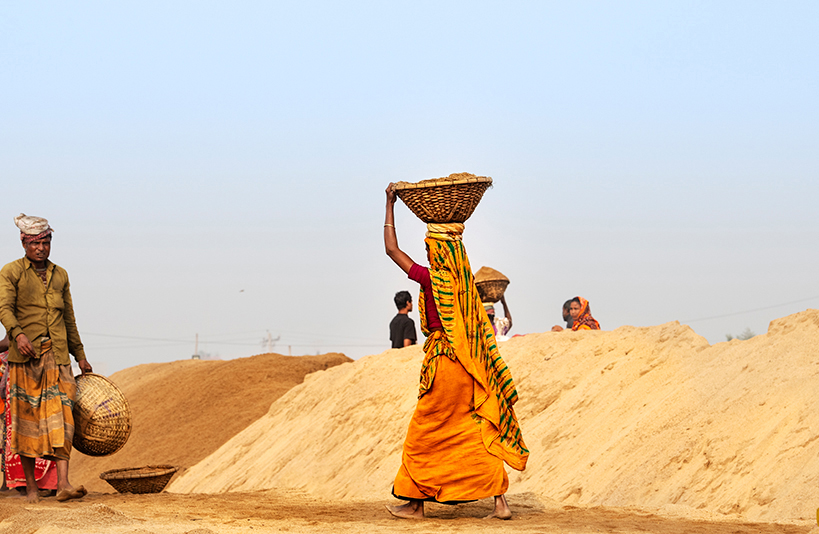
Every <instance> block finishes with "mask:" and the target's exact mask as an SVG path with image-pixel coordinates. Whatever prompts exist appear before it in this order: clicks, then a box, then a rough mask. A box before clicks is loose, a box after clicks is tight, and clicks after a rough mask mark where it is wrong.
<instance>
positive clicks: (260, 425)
mask: <svg viewBox="0 0 819 534" xmlns="http://www.w3.org/2000/svg"><path fill="white" fill-rule="evenodd" d="M817 346H819V311H817V310H808V311H805V312H802V313H799V314H796V315H792V316H789V317H786V318H784V319H780V320H777V321H773V322H772V323H771V326H770V329H769V332H768V333H767V334H765V335H761V336H757V337H755V338H752V339H751V340H748V341H738V340H734V341H731V342H726V343H719V344H717V345H714V346H709V344H708V343H707V342H706V341H705V339H703V338H701V337H700V336H698V335H696V334H695V333H694V332H693V331H692V330H691V329H690V328H689V327H687V326H681V325H679V324H678V323H676V322H675V323H668V324H664V325H660V326H655V327H648V328H635V327H623V328H619V329H617V330H615V331H612V332H601V331H587V332H555V333H552V332H549V333H543V334H532V335H528V336H525V337H518V338H513V339H511V340H509V341H507V342H505V343H503V344H502V345H501V352H502V354H503V356H504V358H505V359H506V362H507V364H508V365H509V367H510V369H511V370H512V373H513V375H514V377H515V379H516V382H517V385H518V391H519V393H520V399H521V400H520V402H519V403H518V404H517V412H518V416H519V419H520V421H521V426H522V427H523V432H524V436H525V439H526V442H527V444H528V446H529V449H530V451H531V457H530V460H529V466H528V468H527V470H526V471H525V472H523V473H518V472H515V471H512V472H511V477H510V478H511V486H510V491H511V492H512V493H517V492H535V493H536V494H538V495H540V496H541V497H544V498H548V499H550V500H553V501H556V502H558V503H561V504H563V505H575V506H578V505H583V506H615V507H630V506H635V507H639V508H641V509H647V510H655V511H660V512H663V513H666V514H670V515H677V516H679V515H688V516H697V517H700V518H702V517H704V516H706V517H707V516H709V515H714V516H728V517H740V518H746V519H751V520H760V521H768V522H776V521H781V522H787V521H812V519H813V518H814V517H815V516H814V514H815V511H816V507H817V505H819V406H817V404H819V401H817V396H816V395H815V391H816V390H817V389H819V361H817V359H816V348H815V347H817ZM421 360H422V354H421V348H420V347H417V346H416V347H410V348H406V349H399V350H389V351H387V352H385V353H383V354H379V355H374V356H368V357H366V358H362V359H361V360H358V361H356V362H354V363H352V364H350V365H342V366H339V367H335V368H333V369H329V370H328V371H326V372H324V373H318V374H314V375H310V376H308V377H307V378H306V379H305V381H304V383H303V384H301V385H299V386H297V387H295V388H293V389H292V390H290V391H289V392H287V393H286V394H285V395H284V396H282V397H281V398H280V399H279V400H278V401H276V402H275V403H274V404H273V405H272V406H271V408H270V411H269V412H268V413H267V414H266V415H265V416H264V417H262V418H261V419H259V420H257V421H256V422H255V423H253V424H252V425H250V426H249V427H248V428H247V429H245V430H244V431H243V432H241V433H240V434H238V435H237V436H235V437H234V438H233V439H232V440H230V441H229V442H228V443H226V444H225V446H223V447H222V448H221V449H219V450H218V451H217V452H216V453H214V454H212V455H211V456H209V457H208V458H206V459H205V460H203V461H202V462H200V463H199V464H198V465H196V466H195V467H193V468H191V469H190V470H189V471H188V472H187V473H185V474H184V475H183V476H181V477H179V478H177V479H176V480H175V481H173V482H172V484H171V487H170V488H169V489H170V490H171V491H175V492H225V491H252V490H261V489H266V488H287V489H293V490H300V491H306V492H309V493H310V494H313V495H316V496H319V497H323V498H332V499H340V498H346V499H372V498H383V497H384V496H385V495H389V491H390V487H391V483H392V479H393V477H394V475H395V473H396V471H397V470H398V467H399V464H400V453H401V446H402V442H403V439H404V434H405V431H406V427H407V424H408V421H409V417H410V415H411V413H412V410H413V408H414V405H415V396H416V393H417V382H418V370H419V368H420V364H421Z"/></svg>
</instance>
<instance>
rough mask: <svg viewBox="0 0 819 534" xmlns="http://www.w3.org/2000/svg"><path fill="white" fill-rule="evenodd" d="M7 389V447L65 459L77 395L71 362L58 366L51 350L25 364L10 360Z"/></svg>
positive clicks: (23, 453) (31, 454)
mask: <svg viewBox="0 0 819 534" xmlns="http://www.w3.org/2000/svg"><path fill="white" fill-rule="evenodd" d="M8 390H9V394H8V406H9V418H8V421H9V428H8V442H7V443H6V446H7V448H8V450H9V451H10V452H11V453H12V454H19V455H21V456H26V457H29V458H46V459H49V460H68V459H69V458H70V456H71V442H72V440H73V439H74V416H73V413H72V410H73V408H74V400H75V399H76V397H77V384H76V382H75V381H74V376H73V375H72V373H71V365H57V363H56V362H55V361H54V352H53V351H52V350H47V351H46V352H44V353H43V354H42V355H41V356H40V357H39V358H31V359H30V360H29V361H28V362H26V363H14V362H9V388H8Z"/></svg>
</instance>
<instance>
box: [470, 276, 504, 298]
mask: <svg viewBox="0 0 819 534" xmlns="http://www.w3.org/2000/svg"><path fill="white" fill-rule="evenodd" d="M475 285H476V286H477V288H478V295H480V297H481V302H493V303H494V302H497V301H499V300H500V299H501V297H502V296H503V293H504V292H505V291H506V286H508V285H509V280H481V281H477V282H475Z"/></svg>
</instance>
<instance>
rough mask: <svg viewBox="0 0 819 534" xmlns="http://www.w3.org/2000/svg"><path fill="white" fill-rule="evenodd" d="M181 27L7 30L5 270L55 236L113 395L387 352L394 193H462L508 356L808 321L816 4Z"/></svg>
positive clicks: (354, 10)
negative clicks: (493, 284) (564, 332)
mask: <svg viewBox="0 0 819 534" xmlns="http://www.w3.org/2000/svg"><path fill="white" fill-rule="evenodd" d="M168 4H169V3H167V2H117V3H110V2H83V3H81V4H79V5H74V4H65V3H48V2H46V3H26V4H24V3H3V4H0V186H1V187H2V200H0V237H2V235H5V238H3V239H0V258H6V259H5V260H3V261H2V263H5V262H7V261H11V260H13V259H15V258H17V257H19V256H20V255H21V253H22V248H21V247H20V245H19V240H18V237H17V232H16V229H15V227H14V226H13V222H12V218H13V216H14V215H16V214H17V213H19V212H25V213H27V214H30V215H39V216H44V217H47V218H48V219H49V220H50V221H51V223H52V226H54V227H55V228H56V229H57V233H56V234H55V240H54V245H53V253H52V259H53V260H54V261H55V262H56V263H58V264H60V265H63V266H64V267H66V268H67V269H68V271H69V274H70V276H71V281H72V288H73V293H74V300H75V306H76V312H77V317H78V324H79V327H80V331H81V333H82V334H83V340H84V342H85V344H86V346H87V350H88V353H89V358H90V359H91V362H92V363H93V364H95V365H96V368H97V370H100V371H102V372H106V373H110V372H113V371H116V370H118V369H122V368H124V367H128V366H130V365H135V364H138V363H147V362H154V361H169V360H173V359H179V358H187V357H189V356H190V354H192V353H193V348H194V347H193V339H194V336H195V334H196V333H197V332H198V333H199V335H200V339H201V342H200V348H201V349H202V350H204V351H206V352H209V353H211V354H218V355H219V356H220V357H223V358H231V357H238V356H247V355H250V354H255V353H258V352H260V351H261V350H262V348H261V345H260V344H259V341H260V340H261V338H262V336H263V335H265V331H266V330H270V332H271V333H272V334H273V336H281V340H280V341H279V342H278V344H277V346H276V350H278V351H280V352H284V353H285V354H286V353H287V346H288V345H290V346H291V347H292V352H293V354H303V353H310V354H315V353H316V352H317V351H320V352H327V351H333V350H337V351H341V352H345V353H346V354H348V355H350V356H352V357H360V356H363V355H365V354H371V353H375V352H381V350H383V349H384V348H386V346H388V345H387V344H388V339H387V337H388V332H387V323H388V322H389V320H390V318H391V317H392V315H393V314H394V306H393V305H392V301H391V299H392V295H393V294H394V293H395V291H398V290H400V289H409V290H411V291H412V292H413V294H415V293H416V292H417V286H415V284H414V283H413V282H410V281H408V280H406V278H405V277H404V275H403V273H401V272H400V271H399V270H398V268H397V267H395V266H394V265H392V263H391V262H390V261H389V260H388V258H387V257H386V256H385V255H384V253H383V245H382V238H381V235H382V223H383V206H384V193H383V191H384V188H385V186H386V185H387V183H388V182H389V181H397V180H406V181H417V180H421V179H426V178H434V177H438V176H444V175H447V174H449V173H452V172H463V171H467V172H472V173H475V174H480V175H488V176H492V177H493V178H494V180H495V187H494V188H493V189H490V190H489V191H488V192H487V193H486V195H485V197H484V201H483V202H482V203H481V205H480V206H479V208H478V210H477V211H476V213H475V215H474V216H473V217H472V219H470V220H469V221H468V222H467V230H466V233H465V236H464V237H465V243H466V246H467V250H468V251H469V253H470V258H471V259H472V262H473V268H474V269H475V270H477V268H478V267H480V266H481V265H490V266H492V267H494V268H496V269H498V270H500V271H502V272H504V273H505V274H507V275H508V276H509V277H510V278H511V279H512V284H511V285H510V286H509V293H508V298H509V303H510V306H511V308H512V312H513V316H514V319H515V328H514V332H516V333H526V332H540V331H545V330H548V329H549V328H550V327H551V326H552V325H553V324H556V323H557V322H558V321H559V319H560V317H559V312H560V306H561V304H562V303H563V301H564V300H566V299H567V298H570V297H572V296H574V295H578V294H579V295H581V296H584V297H586V298H588V299H589V300H590V302H591V305H592V309H593V311H594V314H595V316H596V317H597V319H598V320H599V321H600V322H601V324H602V326H603V328H604V329H613V328H616V327H618V326H622V325H627V324H628V325H655V324H660V323H663V322H666V321H671V320H680V321H685V320H695V319H702V318H707V317H713V316H722V315H726V314H733V313H736V312H744V311H746V310H752V309H757V308H768V309H765V310H761V311H757V312H752V313H743V314H739V315H731V316H729V317H720V318H716V319H706V320H699V321H693V322H691V326H692V327H693V328H694V329H695V330H696V331H697V332H698V333H700V334H701V335H703V336H705V337H706V338H707V339H708V340H709V341H710V342H712V343H714V342H719V341H722V340H724V339H725V334H727V333H732V334H734V335H736V334H738V333H740V332H741V331H742V330H744V329H745V328H746V327H750V328H751V329H752V330H754V331H755V332H757V333H762V332H764V331H765V330H766V329H767V324H768V322H769V321H770V320H771V319H774V318H777V317H781V316H784V315H787V314H789V313H793V312H796V311H800V310H803V309H805V308H808V307H814V308H815V307H819V283H817V280H816V275H815V272H816V268H815V266H816V265H817V263H819V247H817V246H816V244H817V238H819V213H818V212H819V210H817V208H816V199H817V198H818V197H819V179H817V178H819V150H817V149H816V147H817V146H819V103H817V100H818V99H817V98H816V95H817V94H819V83H817V82H819V57H818V56H819V37H817V36H819V4H817V3H815V2H789V3H780V2H719V3H714V2H678V3H671V2H620V3H612V2H531V3H529V2H502V3H501V2H498V3H489V2H371V3H367V2H343V3H342V2H338V3H330V2H298V3H272V2H271V3H268V2H172V3H170V5H168ZM2 221H5V223H3V222H2ZM397 226H398V235H399V240H400V243H401V245H402V247H404V248H405V249H406V250H407V252H408V253H409V254H410V255H411V256H412V257H414V258H415V259H416V260H418V261H421V260H423V242H422V237H423V231H424V229H423V225H422V224H420V223H419V222H418V221H417V220H416V219H415V218H414V216H413V215H411V214H410V213H409V212H408V211H407V210H406V208H405V207H404V206H403V205H401V204H399V205H398V206H397ZM3 227H5V228H6V230H5V232H2V228H3ZM242 290H243V291H242ZM793 301H800V302H793ZM789 302H790V303H791V304H784V305H780V304H783V303H789ZM413 316H414V317H415V318H416V320H417V314H413ZM108 336H119V337H108Z"/></svg>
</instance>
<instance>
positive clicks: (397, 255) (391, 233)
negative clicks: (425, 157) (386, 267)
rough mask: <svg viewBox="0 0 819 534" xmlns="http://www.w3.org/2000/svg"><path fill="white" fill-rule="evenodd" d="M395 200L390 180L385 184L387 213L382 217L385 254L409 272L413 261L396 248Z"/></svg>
mask: <svg viewBox="0 0 819 534" xmlns="http://www.w3.org/2000/svg"><path fill="white" fill-rule="evenodd" d="M395 200H396V196H395V190H394V189H393V184H392V182H390V185H388V186H387V214H386V215H385V217H384V249H385V250H386V251H387V256H389V257H390V258H392V261H394V262H395V264H396V265H397V266H399V267H401V269H402V270H403V271H404V272H405V273H407V274H409V270H410V267H412V264H413V263H415V262H414V261H412V258H410V257H409V256H407V254H406V253H405V252H404V251H403V250H401V249H400V248H398V236H396V235H395Z"/></svg>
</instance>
